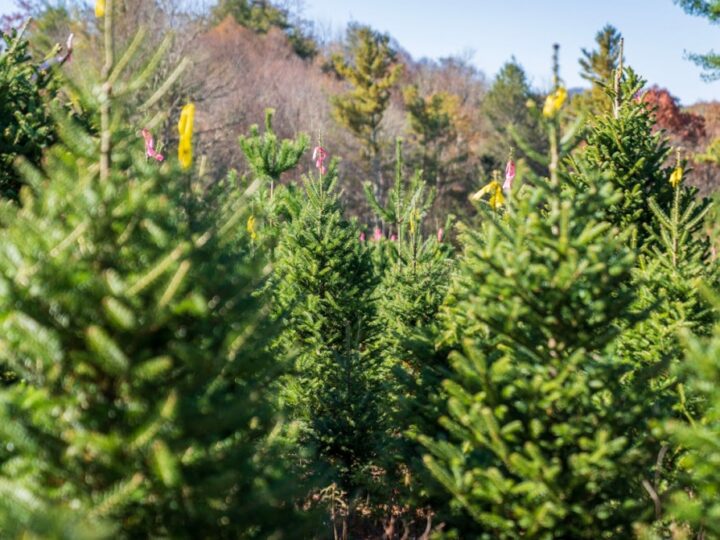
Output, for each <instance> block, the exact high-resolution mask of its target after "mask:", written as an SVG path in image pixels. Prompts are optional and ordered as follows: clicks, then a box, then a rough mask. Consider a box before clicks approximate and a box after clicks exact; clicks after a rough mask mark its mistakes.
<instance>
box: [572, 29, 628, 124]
mask: <svg viewBox="0 0 720 540" xmlns="http://www.w3.org/2000/svg"><path fill="white" fill-rule="evenodd" d="M595 43H597V49H594V50H591V51H589V50H587V49H582V57H581V58H580V68H581V71H580V76H581V77H582V78H583V79H585V80H586V81H588V82H589V83H590V84H591V85H592V86H591V88H590V92H589V93H588V94H587V96H583V97H585V98H586V99H584V100H583V107H584V108H586V109H589V110H590V111H592V112H595V113H599V112H609V111H610V110H611V109H612V99H611V98H610V96H609V95H608V93H607V91H606V89H607V88H609V87H611V86H612V84H613V78H614V76H615V72H616V70H617V68H618V66H619V64H621V63H622V61H621V59H620V55H622V35H621V34H620V32H618V30H617V29H616V28H615V27H614V26H612V25H610V24H607V25H605V26H604V27H603V29H602V30H600V31H599V32H598V33H597V34H596V35H595Z"/></svg>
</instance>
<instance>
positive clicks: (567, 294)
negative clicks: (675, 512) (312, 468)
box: [423, 182, 654, 538]
mask: <svg viewBox="0 0 720 540" xmlns="http://www.w3.org/2000/svg"><path fill="white" fill-rule="evenodd" d="M595 185H596V186H597V188H596V189H590V190H588V191H586V192H584V193H573V192H570V191H567V190H563V191H561V190H560V188H559V187H552V186H551V185H549V184H547V183H538V185H537V186H535V187H533V188H529V189H526V190H524V191H523V193H524V196H523V197H520V198H519V199H517V200H515V201H514V202H513V204H512V205H511V206H509V210H508V211H507V212H506V213H505V214H504V215H503V216H497V215H496V214H492V213H490V212H488V215H487V216H486V219H485V221H484V222H483V226H482V228H481V229H480V230H473V229H468V230H467V231H466V232H465V234H464V237H463V244H464V253H463V257H462V259H461V260H460V262H459V269H458V272H457V276H456V277H455V279H454V281H453V285H452V287H451V290H450V293H449V294H448V300H447V302H446V307H445V312H444V313H445V314H444V319H445V338H444V339H445V342H446V343H448V344H449V346H450V347H451V348H452V353H451V355H450V360H451V363H452V367H453V374H452V376H451V377H450V378H449V379H448V380H447V381H446V382H445V383H444V386H445V390H446V392H447V393H448V395H449V401H448V413H447V416H444V417H442V418H441V420H440V422H441V424H442V426H443V427H445V429H447V431H448V432H449V433H450V438H449V439H448V440H442V439H436V440H433V439H431V438H430V437H424V438H423V442H424V444H426V445H427V447H428V449H429V450H430V451H431V455H430V456H428V457H427V458H426V463H427V466H428V467H429V468H430V471H431V472H432V473H433V474H434V475H435V476H436V477H437V479H438V480H439V481H440V482H441V483H442V484H443V485H444V486H445V488H446V489H447V490H448V492H449V493H450V494H452V496H453V499H454V505H455V506H456V507H457V508H459V509H462V510H463V511H464V512H466V513H467V514H468V515H469V516H471V517H472V518H473V519H474V520H475V526H474V527H470V528H468V529H467V530H465V529H463V530H460V531H459V534H460V537H467V536H469V535H474V536H475V537H479V538H518V537H523V538H623V537H630V536H631V534H632V523H633V522H634V521H636V520H637V519H639V518H640V519H641V518H642V517H643V516H644V515H645V514H646V513H647V510H649V505H648V504H647V501H646V499H645V497H644V496H643V492H642V488H641V487H640V485H639V482H640V478H641V476H642V474H644V472H645V471H647V470H648V468H649V467H650V464H651V462H652V460H653V459H654V457H653V455H652V454H651V452H649V451H648V449H649V448H652V444H651V441H648V437H649V436H648V435H647V433H644V432H643V431H642V425H643V422H644V419H643V418H642V416H641V412H642V408H640V407H638V406H637V405H636V404H635V403H634V402H633V401H634V400H633V399H632V396H628V395H626V394H625V393H624V392H623V389H622V385H621V383H620V378H621V375H622V373H623V370H624V367H623V366H622V364H621V363H620V362H617V361H616V359H615V358H614V356H613V355H612V353H611V345H612V344H613V341H614V339H615V338H616V336H617V334H618V333H619V331H620V328H621V327H622V326H623V325H624V324H626V322H627V320H628V318H629V317H630V310H629V308H630V305H631V303H632V300H633V297H634V291H633V290H632V288H631V286H630V277H631V271H632V267H633V262H634V255H633V253H632V251H631V250H630V249H629V248H628V246H627V233H620V232H619V231H617V230H616V229H613V228H611V226H610V225H609V224H607V223H604V222H602V221H598V220H596V219H595V218H594V216H596V215H598V211H599V210H600V209H601V208H602V207H603V206H605V205H608V204H613V203H615V202H616V201H617V199H618V195H617V194H613V193H612V189H611V187H610V186H609V185H608V184H607V183H602V182H596V184H595ZM600 215H601V214H600ZM631 433H633V435H632V436H631V435H630V434H631Z"/></svg>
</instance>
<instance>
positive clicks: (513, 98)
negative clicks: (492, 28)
mask: <svg viewBox="0 0 720 540" xmlns="http://www.w3.org/2000/svg"><path fill="white" fill-rule="evenodd" d="M536 98H537V96H536V95H535V93H534V92H533V91H532V89H531V88H530V84H529V82H528V80H527V75H526V74H525V71H524V70H523V68H522V66H521V65H520V64H518V63H517V60H515V58H512V59H511V60H510V61H509V62H506V63H505V64H504V65H503V67H502V68H500V71H499V72H498V74H497V76H496V77H495V80H494V81H493V83H492V85H491V86H490V89H489V90H488V93H487V95H486V96H485V99H484V100H483V104H482V108H483V112H484V114H485V115H486V116H487V118H488V120H489V121H490V125H491V126H492V128H493V130H494V135H493V140H492V142H491V153H492V155H493V157H494V159H495V166H494V167H491V168H497V167H498V166H499V165H500V163H502V160H503V159H505V156H506V155H507V152H508V150H509V148H511V147H512V146H514V144H515V142H514V138H513V136H512V135H511V134H510V130H511V129H512V130H513V131H514V133H515V134H516V135H515V136H516V137H518V138H520V139H522V140H524V141H527V143H528V144H529V145H531V146H532V148H533V150H534V152H535V153H537V154H539V155H544V154H546V153H547V151H548V140H547V135H546V133H545V132H544V131H543V129H542V127H541V125H540V120H539V118H538V117H537V116H536V115H533V114H532V112H531V110H529V109H528V101H529V100H535V99H536ZM534 168H535V169H536V170H535V172H536V173H538V174H541V173H542V172H543V171H545V170H546V169H543V168H542V166H534Z"/></svg>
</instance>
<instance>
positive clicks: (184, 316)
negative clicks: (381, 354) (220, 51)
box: [0, 0, 298, 538]
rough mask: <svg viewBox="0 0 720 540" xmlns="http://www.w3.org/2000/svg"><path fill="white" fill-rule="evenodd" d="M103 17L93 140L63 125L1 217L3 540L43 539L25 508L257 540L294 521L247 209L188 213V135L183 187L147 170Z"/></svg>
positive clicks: (172, 176)
mask: <svg viewBox="0 0 720 540" xmlns="http://www.w3.org/2000/svg"><path fill="white" fill-rule="evenodd" d="M104 5H105V9H106V11H105V14H104V22H105V25H104V27H105V47H106V48H105V52H106V60H107V64H106V68H105V70H104V72H103V76H102V84H101V85H100V87H101V88H103V90H102V92H103V93H102V96H101V99H100V106H101V111H100V120H101V130H100V135H99V137H96V136H94V135H92V134H90V133H88V132H87V131H85V130H84V129H82V128H81V127H78V126H77V125H74V124H72V123H70V122H68V121H67V120H65V121H63V124H62V126H61V129H60V130H59V132H60V133H62V144H60V145H57V146H55V147H54V148H53V149H52V150H51V151H50V153H49V154H48V157H47V167H46V169H45V172H42V171H39V170H37V169H35V168H33V167H32V166H31V165H30V164H29V163H27V162H26V163H25V165H24V166H23V171H24V178H25V179H26V182H27V183H28V187H25V188H23V189H22V190H21V202H22V206H17V205H14V204H11V203H6V204H5V205H3V206H2V208H1V211H0V222H1V224H2V228H3V242H2V249H1V250H0V283H1V286H0V289H1V292H0V324H1V325H2V327H3V330H2V332H1V334H2V337H1V338H0V340H1V342H2V345H1V346H0V349H1V350H2V352H1V353H0V362H2V363H6V364H7V365H9V367H10V368H11V369H12V371H13V372H14V373H15V375H16V376H17V378H18V382H17V383H15V384H13V385H9V386H6V387H3V388H0V438H1V439H2V440H3V445H2V448H0V485H2V491H3V493H6V492H12V493H13V494H14V497H10V498H8V499H6V498H3V503H2V505H0V536H3V537H6V536H7V535H14V533H15V531H16V530H17V529H18V528H19V529H20V530H22V531H23V533H27V534H35V535H41V534H46V532H47V531H48V528H47V527H46V525H45V524H43V522H42V520H40V522H38V521H36V520H35V519H34V517H33V516H32V515H30V514H28V511H27V508H28V507H30V509H32V510H36V511H39V510H41V509H42V508H43V507H44V506H47V507H50V508H51V509H53V511H56V512H58V513H59V514H60V515H62V516H65V519H66V521H67V522H72V521H76V522H79V521H81V520H79V519H77V516H78V515H79V516H82V517H83V518H84V519H85V520H86V521H89V522H91V524H92V523H95V522H108V523H109V524H110V525H112V526H114V536H113V537H114V538H156V537H160V536H162V537H171V538H238V537H261V538H266V537H269V536H271V535H272V534H275V533H276V532H277V531H280V530H281V529H282V528H283V526H284V525H285V523H284V522H283V521H278V519H277V514H278V512H282V513H283V515H285V516H291V515H292V514H293V510H292V507H291V506H289V505H288V504H286V500H287V499H286V498H285V497H284V496H282V489H281V488H280V485H284V486H286V487H287V484H282V482H281V479H282V469H281V465H280V461H279V460H278V459H277V456H275V455H274V451H273V448H272V445H271V444H269V441H268V439H267V437H268V434H269V432H270V430H271V429H273V428H274V425H275V422H274V420H273V418H272V416H271V414H270V413H271V410H270V403H269V400H268V395H267V388H268V387H269V386H270V384H271V383H272V382H273V380H274V378H275V376H276V375H277V371H278V370H279V369H282V367H283V362H282V361H281V360H279V359H278V358H275V359H273V358H272V357H271V356H270V354H269V353H268V344H269V342H270V341H271V340H272V339H273V337H274V332H273V330H272V326H270V325H269V323H268V322H267V320H266V318H265V316H264V313H265V312H266V311H267V310H266V308H265V307H264V299H263V297H262V296H258V295H254V294H253V291H254V290H256V289H257V288H258V287H259V286H260V284H261V283H262V280H263V279H264V274H263V271H262V266H263V261H262V260H261V258H260V257H258V256H257V255H254V250H252V249H251V247H250V240H249V237H248V235H247V234H243V233H240V234H238V229H240V230H242V228H241V227H238V226H237V225H238V223H242V220H243V219H244V218H245V217H246V216H247V214H248V213H249V212H248V211H249V205H248V203H247V200H246V197H245V196H243V195H242V194H239V193H236V192H226V193H225V198H224V199H222V200H220V201H214V203H213V204H212V205H211V206H212V207H213V211H204V212H200V213H198V214H195V215H191V214H190V213H189V210H190V209H192V208H193V205H192V204H190V202H189V201H188V200H187V198H188V193H190V194H192V193H195V192H196V190H194V189H191V190H190V191H189V192H188V191H187V190H185V186H186V182H188V181H190V182H192V181H193V179H194V173H193V171H192V169H191V168H190V167H188V165H189V160H188V159H187V158H189V157H191V153H192V147H185V146H183V145H184V144H186V143H188V142H189V138H190V136H191V134H192V121H191V119H189V118H187V117H186V118H185V121H184V123H182V124H181V126H182V129H181V131H182V132H183V134H182V136H181V139H182V141H181V147H183V149H182V152H180V156H179V157H180V158H181V159H180V161H181V164H182V165H183V168H184V171H181V170H180V168H179V167H178V166H177V162H175V161H174V160H173V162H172V163H169V164H168V165H163V166H159V165H158V163H157V161H155V160H154V159H153V160H152V161H148V160H147V159H144V158H143V153H142V151H141V149H140V141H139V138H138V137H137V134H136V129H134V128H133V127H132V126H130V125H128V124H127V121H126V118H127V112H126V111H124V110H123V107H122V104H123V101H122V98H121V95H120V93H119V92H118V94H115V95H111V94H110V88H111V86H110V85H109V84H108V78H109V77H116V76H117V75H118V73H117V72H115V71H114V69H113V68H114V67H116V64H115V62H114V54H113V53H114V47H113V38H112V35H113V31H112V28H113V15H114V10H113V3H112V0H107V1H106V2H105V4H104ZM121 65H122V63H121ZM118 87H119V88H121V87H124V85H122V86H121V85H118ZM85 92H87V94H88V95H86V96H85V98H86V99H88V100H92V99H93V97H92V96H91V95H90V94H91V92H92V90H87V91H85ZM188 154H190V155H188ZM146 155H149V153H148V149H147V148H146ZM283 489H284V488H283ZM6 509H8V513H7V514H3V512H4V511H5V510H6ZM8 514H9V515H8ZM16 517H17V518H18V519H22V520H23V521H21V522H19V524H18V522H16V521H14V520H15V519H16ZM288 519H291V518H288ZM70 524H72V523H70ZM292 525H293V527H294V528H295V530H297V528H296V527H297V525H298V524H297V523H293V524H292ZM67 531H69V529H65V531H64V532H63V534H64V536H63V535H58V537H68V536H67V535H70V534H72V533H70V532H67ZM6 533H7V535H6ZM11 537H12V536H11ZM73 537H74V536H73Z"/></svg>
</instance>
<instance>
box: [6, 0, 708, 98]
mask: <svg viewBox="0 0 720 540" xmlns="http://www.w3.org/2000/svg"><path fill="white" fill-rule="evenodd" d="M302 3H304V4H305V11H304V16H305V17H306V18H308V19H311V20H314V21H317V22H318V23H319V24H320V26H321V27H323V28H325V29H329V30H330V31H332V32H340V31H341V30H342V29H343V28H344V26H345V24H346V23H347V22H348V21H357V22H361V23H368V24H370V25H372V26H373V27H375V28H377V29H378V30H381V31H384V32H389V33H390V34H392V36H393V37H394V38H395V39H396V40H397V41H398V43H399V44H400V45H401V46H402V47H403V48H404V49H406V50H407V51H408V52H410V54H412V55H413V56H414V57H416V58H420V57H423V56H426V57H431V58H437V57H442V56H448V55H452V54H462V53H464V52H467V51H472V52H473V53H474V54H473V56H472V61H473V63H474V64H475V65H476V66H477V67H478V68H480V69H481V70H482V71H483V72H484V73H485V74H486V75H487V76H488V77H489V78H491V77H492V76H494V75H495V73H496V72H497V70H498V69H499V67H500V66H501V65H502V64H503V63H504V62H505V61H507V60H508V59H509V58H510V57H511V56H512V55H515V57H516V58H517V59H518V61H519V62H520V63H521V64H522V65H523V66H524V67H525V70H526V71H527V72H528V74H529V75H530V77H531V80H532V81H533V83H534V84H535V85H536V86H538V87H541V88H542V87H546V86H548V85H549V84H548V82H549V79H550V57H551V54H552V44H553V43H555V42H557V43H560V45H561V49H560V60H561V75H562V77H563V79H564V80H565V82H566V84H567V85H568V86H570V87H572V86H581V85H582V84H583V81H582V79H581V78H580V76H579V75H578V62H577V59H578V58H579V56H580V49H581V48H583V47H585V48H592V47H593V45H594V37H595V34H596V32H597V31H598V30H600V28H602V27H603V26H604V25H605V24H606V23H611V24H613V25H614V26H615V27H616V28H618V30H620V31H621V32H622V34H623V35H624V36H625V57H626V59H627V61H628V63H629V64H630V65H632V66H633V67H634V68H635V69H636V70H637V71H638V72H639V73H640V74H641V75H642V76H643V77H645V78H646V79H648V81H649V83H650V84H658V85H660V86H664V87H667V88H669V89H670V91H671V92H672V93H673V94H674V95H676V96H678V97H679V98H680V100H681V102H682V103H683V104H685V105H688V104H691V103H694V102H696V101H700V100H712V99H719V100H720V81H718V82H713V83H705V82H703V81H702V80H700V70H699V68H698V67H697V66H695V65H694V64H693V63H691V62H689V61H688V60H686V59H685V58H684V53H685V51H691V52H707V51H709V50H711V49H713V48H715V49H720V26H713V25H711V24H709V23H708V22H707V21H706V20H704V19H701V18H698V17H691V16H689V15H686V14H685V13H684V12H683V11H682V9H680V8H679V7H678V6H676V5H675V4H674V3H673V1H672V0H433V1H428V0H304V2H302ZM13 5H14V2H13V0H0V13H6V12H7V11H8V10H10V9H11V8H12V6H13Z"/></svg>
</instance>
